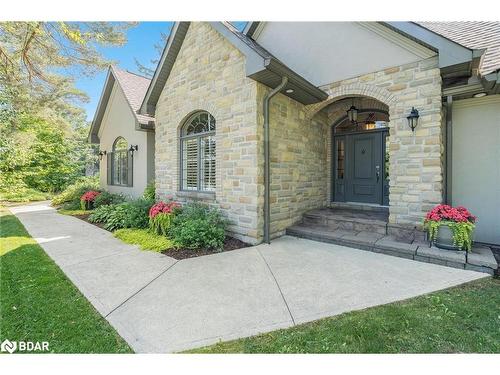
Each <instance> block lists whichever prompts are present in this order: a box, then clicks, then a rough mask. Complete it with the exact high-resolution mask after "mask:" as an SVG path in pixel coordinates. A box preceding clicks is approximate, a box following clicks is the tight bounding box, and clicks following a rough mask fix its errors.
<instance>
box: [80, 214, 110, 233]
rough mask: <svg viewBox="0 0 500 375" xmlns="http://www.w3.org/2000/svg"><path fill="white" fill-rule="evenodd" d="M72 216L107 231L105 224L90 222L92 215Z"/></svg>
mask: <svg viewBox="0 0 500 375" xmlns="http://www.w3.org/2000/svg"><path fill="white" fill-rule="evenodd" d="M71 216H73V217H76V218H77V219H80V220H83V221H86V222H87V223H89V224H92V225H95V226H96V227H99V228H101V229H104V230H107V229H106V228H104V224H102V223H92V222H90V221H89V216H90V214H85V215H71ZM108 232H109V231H108Z"/></svg>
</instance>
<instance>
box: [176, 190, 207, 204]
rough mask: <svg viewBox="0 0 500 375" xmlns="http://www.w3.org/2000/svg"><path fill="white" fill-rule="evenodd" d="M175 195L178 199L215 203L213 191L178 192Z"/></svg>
mask: <svg viewBox="0 0 500 375" xmlns="http://www.w3.org/2000/svg"><path fill="white" fill-rule="evenodd" d="M176 195H177V197H179V198H187V199H192V200H198V201H205V202H215V191H191V190H179V191H178V192H177V193H176Z"/></svg>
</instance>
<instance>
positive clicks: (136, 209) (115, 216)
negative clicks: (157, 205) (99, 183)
mask: <svg viewBox="0 0 500 375" xmlns="http://www.w3.org/2000/svg"><path fill="white" fill-rule="evenodd" d="M153 203H154V202H152V201H149V200H146V199H142V198H141V199H137V200H134V201H130V202H124V203H120V204H112V205H105V206H100V207H98V208H96V209H95V210H94V212H93V213H92V214H91V215H90V216H89V221H90V222H92V223H102V224H104V228H105V229H107V230H109V231H115V230H117V229H121V228H147V227H148V224H149V222H148V212H149V209H150V208H151V206H152V205H153Z"/></svg>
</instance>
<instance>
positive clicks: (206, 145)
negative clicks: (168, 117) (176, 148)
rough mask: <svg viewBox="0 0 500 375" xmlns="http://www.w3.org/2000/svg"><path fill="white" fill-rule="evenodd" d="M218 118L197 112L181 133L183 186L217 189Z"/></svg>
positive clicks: (198, 188) (196, 188) (187, 188)
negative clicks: (216, 133)
mask: <svg viewBox="0 0 500 375" xmlns="http://www.w3.org/2000/svg"><path fill="white" fill-rule="evenodd" d="M215 155H216V151H215V119H214V117H213V116H212V115H211V114H210V113H208V112H197V113H195V114H194V115H193V116H191V117H190V118H189V120H188V121H187V122H186V124H185V125H184V126H183V128H182V132H181V165H182V168H181V189H182V190H192V191H215Z"/></svg>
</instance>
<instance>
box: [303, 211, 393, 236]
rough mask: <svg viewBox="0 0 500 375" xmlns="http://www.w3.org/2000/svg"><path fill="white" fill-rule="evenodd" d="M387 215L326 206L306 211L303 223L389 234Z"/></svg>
mask: <svg viewBox="0 0 500 375" xmlns="http://www.w3.org/2000/svg"><path fill="white" fill-rule="evenodd" d="M387 217H388V213H386V212H376V211H362V210H351V209H340V208H339V209H332V208H324V209H317V210H313V211H309V212H306V213H305V214H304V215H303V216H302V223H303V224H305V225H308V226H314V225H321V226H324V227H328V228H330V229H331V230H338V229H341V230H349V231H355V232H372V233H377V234H387Z"/></svg>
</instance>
